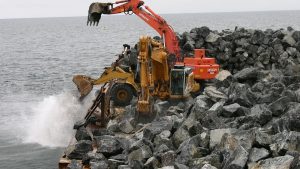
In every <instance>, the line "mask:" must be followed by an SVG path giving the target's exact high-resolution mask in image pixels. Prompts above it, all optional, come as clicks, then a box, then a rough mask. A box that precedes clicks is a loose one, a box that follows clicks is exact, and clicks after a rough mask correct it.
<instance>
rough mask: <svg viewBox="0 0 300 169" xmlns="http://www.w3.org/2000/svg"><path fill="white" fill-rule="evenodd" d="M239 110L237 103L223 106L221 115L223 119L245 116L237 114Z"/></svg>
mask: <svg viewBox="0 0 300 169" xmlns="http://www.w3.org/2000/svg"><path fill="white" fill-rule="evenodd" d="M239 109H241V106H240V105H239V104H238V103H234V104H231V105H227V106H223V111H222V115H223V116H224V117H237V116H243V115H245V114H239V112H238V110H239Z"/></svg>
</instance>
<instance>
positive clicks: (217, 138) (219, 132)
mask: <svg viewBox="0 0 300 169" xmlns="http://www.w3.org/2000/svg"><path fill="white" fill-rule="evenodd" d="M235 131H236V129H232V128H227V129H215V130H211V131H210V143H209V147H210V149H213V148H214V147H215V146H216V145H218V144H220V143H221V140H222V137H223V135H224V134H226V133H228V134H231V133H233V132H235Z"/></svg>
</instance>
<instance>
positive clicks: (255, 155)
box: [249, 147, 270, 162]
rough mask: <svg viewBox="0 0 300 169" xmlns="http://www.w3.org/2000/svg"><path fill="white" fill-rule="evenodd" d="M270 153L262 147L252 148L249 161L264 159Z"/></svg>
mask: <svg viewBox="0 0 300 169" xmlns="http://www.w3.org/2000/svg"><path fill="white" fill-rule="evenodd" d="M269 155H270V153H269V151H268V150H266V149H264V148H255V147H254V148H252V149H251V152H250V154H249V161H250V162H257V161H259V160H261V159H265V158H267V157H268V156H269Z"/></svg>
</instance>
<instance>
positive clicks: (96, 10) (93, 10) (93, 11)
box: [87, 2, 112, 26]
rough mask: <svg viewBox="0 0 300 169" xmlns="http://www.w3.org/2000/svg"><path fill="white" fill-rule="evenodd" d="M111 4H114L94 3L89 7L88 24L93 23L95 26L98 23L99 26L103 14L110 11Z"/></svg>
mask: <svg viewBox="0 0 300 169" xmlns="http://www.w3.org/2000/svg"><path fill="white" fill-rule="evenodd" d="M110 6H112V4H111V3H98V2H96V3H92V4H91V5H90V8H89V13H88V20H87V25H90V26H91V25H92V24H93V26H94V25H95V24H96V26H98V24H99V21H100V19H101V15H102V14H109V13H110Z"/></svg>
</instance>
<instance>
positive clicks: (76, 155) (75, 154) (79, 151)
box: [65, 140, 92, 160]
mask: <svg viewBox="0 0 300 169" xmlns="http://www.w3.org/2000/svg"><path fill="white" fill-rule="evenodd" d="M91 150H92V142H91V141H90V140H81V141H79V142H77V143H76V144H75V145H70V146H68V147H67V149H66V152H65V153H66V155H67V157H68V158H69V159H76V160H81V159H82V158H83V157H84V155H85V154H87V153H88V152H89V151H91Z"/></svg>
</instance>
